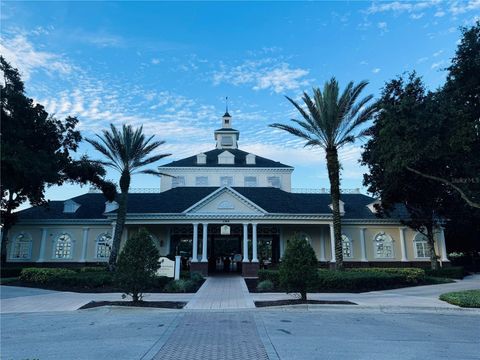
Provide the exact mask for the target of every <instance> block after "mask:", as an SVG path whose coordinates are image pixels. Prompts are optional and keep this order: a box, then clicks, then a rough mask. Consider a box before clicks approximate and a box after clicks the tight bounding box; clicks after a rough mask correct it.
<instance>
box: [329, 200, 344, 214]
mask: <svg viewBox="0 0 480 360" xmlns="http://www.w3.org/2000/svg"><path fill="white" fill-rule="evenodd" d="M338 205H339V208H340V215H341V216H343V215H345V203H344V202H343V201H342V200H340V201H339V202H338ZM328 207H329V208H330V210H332V211H333V205H332V204H330V205H328Z"/></svg>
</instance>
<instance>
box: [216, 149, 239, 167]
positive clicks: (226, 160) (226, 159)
mask: <svg viewBox="0 0 480 360" xmlns="http://www.w3.org/2000/svg"><path fill="white" fill-rule="evenodd" d="M218 163H219V164H234V163H235V156H234V155H233V154H232V153H230V152H228V151H224V152H222V153H221V154H219V155H218Z"/></svg>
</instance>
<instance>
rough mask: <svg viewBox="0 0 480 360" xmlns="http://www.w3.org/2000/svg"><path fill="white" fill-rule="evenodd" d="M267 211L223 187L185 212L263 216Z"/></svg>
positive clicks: (230, 189) (188, 213) (187, 213)
mask: <svg viewBox="0 0 480 360" xmlns="http://www.w3.org/2000/svg"><path fill="white" fill-rule="evenodd" d="M265 213H266V211H265V210H263V209H262V208H261V207H260V206H258V205H257V204H255V203H254V202H252V201H251V200H249V199H247V198H246V197H245V196H243V195H241V194H239V193H238V192H236V191H235V190H233V189H232V188H229V187H222V188H220V189H218V190H216V191H214V192H213V193H211V194H209V195H208V196H206V197H205V198H203V199H202V200H200V201H199V202H197V203H196V204H194V205H192V206H191V207H189V208H188V209H186V210H185V211H184V214H186V215H198V214H205V215H213V214H215V215H222V214H225V215H232V214H235V215H236V214H238V215H262V214H265Z"/></svg>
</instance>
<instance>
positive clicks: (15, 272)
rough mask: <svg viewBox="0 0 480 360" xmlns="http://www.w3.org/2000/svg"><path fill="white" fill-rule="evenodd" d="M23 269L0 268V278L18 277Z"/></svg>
mask: <svg viewBox="0 0 480 360" xmlns="http://www.w3.org/2000/svg"><path fill="white" fill-rule="evenodd" d="M22 270H23V268H19V267H4V266H2V267H0V277H2V278H12V277H17V276H20V273H21V272H22Z"/></svg>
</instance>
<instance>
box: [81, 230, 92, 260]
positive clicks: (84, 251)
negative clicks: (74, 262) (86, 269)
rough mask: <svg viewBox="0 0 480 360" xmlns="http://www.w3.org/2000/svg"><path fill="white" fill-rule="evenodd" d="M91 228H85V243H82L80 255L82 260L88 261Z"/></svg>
mask: <svg viewBox="0 0 480 360" xmlns="http://www.w3.org/2000/svg"><path fill="white" fill-rule="evenodd" d="M89 230H90V228H88V227H84V228H83V243H82V256H81V257H80V262H85V261H87V246H88V231H89Z"/></svg>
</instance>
